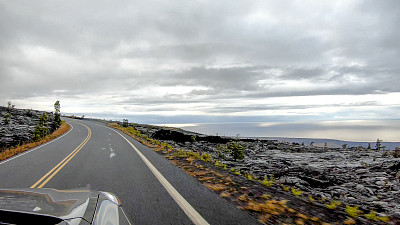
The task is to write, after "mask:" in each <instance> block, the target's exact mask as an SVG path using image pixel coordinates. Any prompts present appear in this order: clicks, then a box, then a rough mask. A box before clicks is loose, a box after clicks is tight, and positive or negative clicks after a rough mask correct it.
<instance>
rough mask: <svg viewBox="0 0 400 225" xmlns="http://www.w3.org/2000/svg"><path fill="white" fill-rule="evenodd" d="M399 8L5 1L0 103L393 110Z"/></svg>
mask: <svg viewBox="0 0 400 225" xmlns="http://www.w3.org/2000/svg"><path fill="white" fill-rule="evenodd" d="M399 11H400V3H399V2H398V1H395V0H393V1H384V2H376V1H357V0H353V1H347V0H343V1H307V2H306V3H305V2H304V1H290V2H285V3H283V2H282V1H237V2H232V1H218V2H215V1H183V0H181V1H172V2H171V1H125V0H119V1H112V2H109V1H84V2H82V1H0V30H1V37H0V51H1V54H0V102H2V104H6V102H7V101H8V100H12V101H13V102H14V103H15V104H16V105H17V106H20V107H28V108H39V109H47V110H51V106H52V103H54V101H55V100H56V99H58V100H60V101H61V104H62V111H63V112H66V113H76V114H79V113H81V114H85V115H98V116H104V117H106V116H107V115H108V116H112V115H114V116H115V114H118V115H119V116H121V117H130V118H132V119H135V118H136V119H138V120H141V122H151V121H153V122H158V123H163V122H164V121H165V120H168V121H169V120H170V119H165V118H168V117H172V116H175V117H174V118H175V119H173V120H171V122H182V121H188V120H190V118H192V119H193V120H196V121H192V122H202V121H203V120H204V121H207V122H209V121H213V120H219V121H231V120H237V121H254V120H262V121H264V120H304V119H307V120H321V119H322V120H324V119H325V120H332V119H344V120H345V119H381V118H390V119H400V113H399V112H400V111H399V110H398V109H399V107H400V106H399V104H398V101H397V99H399V97H400V94H399V93H400V82H399V81H398V79H399V74H400V64H399V63H398V59H399V58H400V51H399V50H400V42H399V41H398V40H400V30H399V29H398V27H400V14H399ZM157 118H158V119H157ZM189 122H190V121H189Z"/></svg>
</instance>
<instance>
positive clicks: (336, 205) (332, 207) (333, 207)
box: [326, 200, 342, 209]
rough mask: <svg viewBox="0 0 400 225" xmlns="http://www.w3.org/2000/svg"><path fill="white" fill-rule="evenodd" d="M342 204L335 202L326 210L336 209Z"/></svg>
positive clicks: (327, 206) (328, 205)
mask: <svg viewBox="0 0 400 225" xmlns="http://www.w3.org/2000/svg"><path fill="white" fill-rule="evenodd" d="M341 204H342V203H341V202H339V201H335V200H333V201H332V202H331V203H330V204H327V205H326V208H328V209H336V208H337V207H338V206H339V205H341Z"/></svg>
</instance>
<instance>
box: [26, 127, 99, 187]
mask: <svg viewBox="0 0 400 225" xmlns="http://www.w3.org/2000/svg"><path fill="white" fill-rule="evenodd" d="M78 124H80V125H82V126H84V127H86V129H87V130H88V135H87V137H86V138H85V140H83V142H82V143H81V144H80V145H78V147H76V148H75V149H74V151H72V152H71V153H70V154H69V155H68V156H67V157H65V158H64V159H63V160H62V161H61V162H60V163H58V164H57V165H56V166H55V167H54V168H53V169H51V170H50V171H49V172H47V173H46V175H44V176H43V177H42V178H40V179H39V180H38V181H37V182H36V183H35V184H33V185H32V186H31V188H41V187H43V186H44V185H45V184H46V183H47V182H49V180H50V179H51V178H53V177H54V176H55V175H56V174H57V173H58V172H59V171H60V170H61V169H62V168H63V167H64V166H65V165H66V164H67V163H68V162H69V161H70V160H71V159H72V158H73V157H74V156H75V155H76V154H77V153H78V152H79V151H80V150H81V149H82V148H83V146H84V145H85V144H86V143H87V142H88V141H89V139H90V137H91V136H92V130H91V129H90V128H89V127H88V126H86V125H85V124H81V123H78ZM43 180H44V181H43ZM42 181H43V182H42Z"/></svg>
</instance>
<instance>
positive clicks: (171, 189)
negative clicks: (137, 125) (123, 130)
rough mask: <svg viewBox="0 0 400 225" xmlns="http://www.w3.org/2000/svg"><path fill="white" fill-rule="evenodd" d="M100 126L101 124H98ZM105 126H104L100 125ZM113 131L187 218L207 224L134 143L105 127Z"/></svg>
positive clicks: (198, 223) (196, 222) (197, 223)
mask: <svg viewBox="0 0 400 225" xmlns="http://www.w3.org/2000/svg"><path fill="white" fill-rule="evenodd" d="M99 126H102V125H99ZM102 127H105V126H102ZM106 128H108V129H110V130H112V131H114V132H115V133H117V134H119V135H120V136H121V137H122V138H124V139H125V140H126V141H127V142H128V143H129V144H130V145H131V146H132V148H133V149H134V150H135V151H136V153H137V154H138V155H139V156H140V158H141V159H142V160H143V162H144V163H145V164H146V165H147V167H148V168H149V169H150V171H151V172H152V173H153V174H154V176H155V177H156V178H157V180H158V181H159V182H160V183H161V184H162V186H164V188H165V189H166V190H167V191H168V193H169V194H170V195H171V197H172V198H173V199H174V200H175V202H176V203H177V204H178V205H179V207H181V209H182V210H183V211H184V212H185V214H186V215H187V216H188V217H189V219H190V220H191V221H192V222H193V223H194V224H196V225H209V223H208V222H207V221H206V220H205V219H204V218H203V217H202V216H201V215H200V213H198V212H197V211H196V210H195V209H194V208H193V206H191V205H190V204H189V202H187V201H186V199H184V198H183V197H182V195H181V194H179V192H178V191H177V190H176V189H175V188H174V187H173V186H172V185H171V184H170V183H169V182H168V180H167V179H165V177H164V176H163V175H162V174H161V173H160V172H159V171H158V170H157V168H156V167H154V166H153V164H151V162H150V161H149V160H148V159H147V158H146V156H144V155H143V154H142V152H140V151H139V149H137V148H136V146H135V145H133V144H132V142H130V141H129V140H128V139H127V138H126V137H124V136H123V135H122V134H120V133H119V132H117V131H116V130H113V129H111V128H109V127H106Z"/></svg>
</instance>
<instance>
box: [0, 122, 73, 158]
mask: <svg viewBox="0 0 400 225" xmlns="http://www.w3.org/2000/svg"><path fill="white" fill-rule="evenodd" d="M66 123H67V122H66ZM68 124H69V125H70V126H71V129H69V131H68V132H67V133H65V134H63V135H61V136H60V137H58V138H56V139H53V140H51V141H49V142H47V143H44V144H42V145H39V146H37V147H35V148H32V149H31V150H28V151H25V152H23V153H21V154H18V155H16V156H13V157H11V158H9V159H6V160H4V161H2V162H0V165H1V164H3V163H6V162H8V161H11V160H13V159H16V158H18V157H20V156H23V155H25V154H27V153H29V152H31V151H33V150H36V149H39V148H41V147H43V146H46V145H48V144H50V143H52V142H54V141H57V140H58V139H60V138H62V137H64V136H65V135H67V134H68V133H69V132H71V130H73V129H74V126H72V124H70V123H68Z"/></svg>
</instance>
